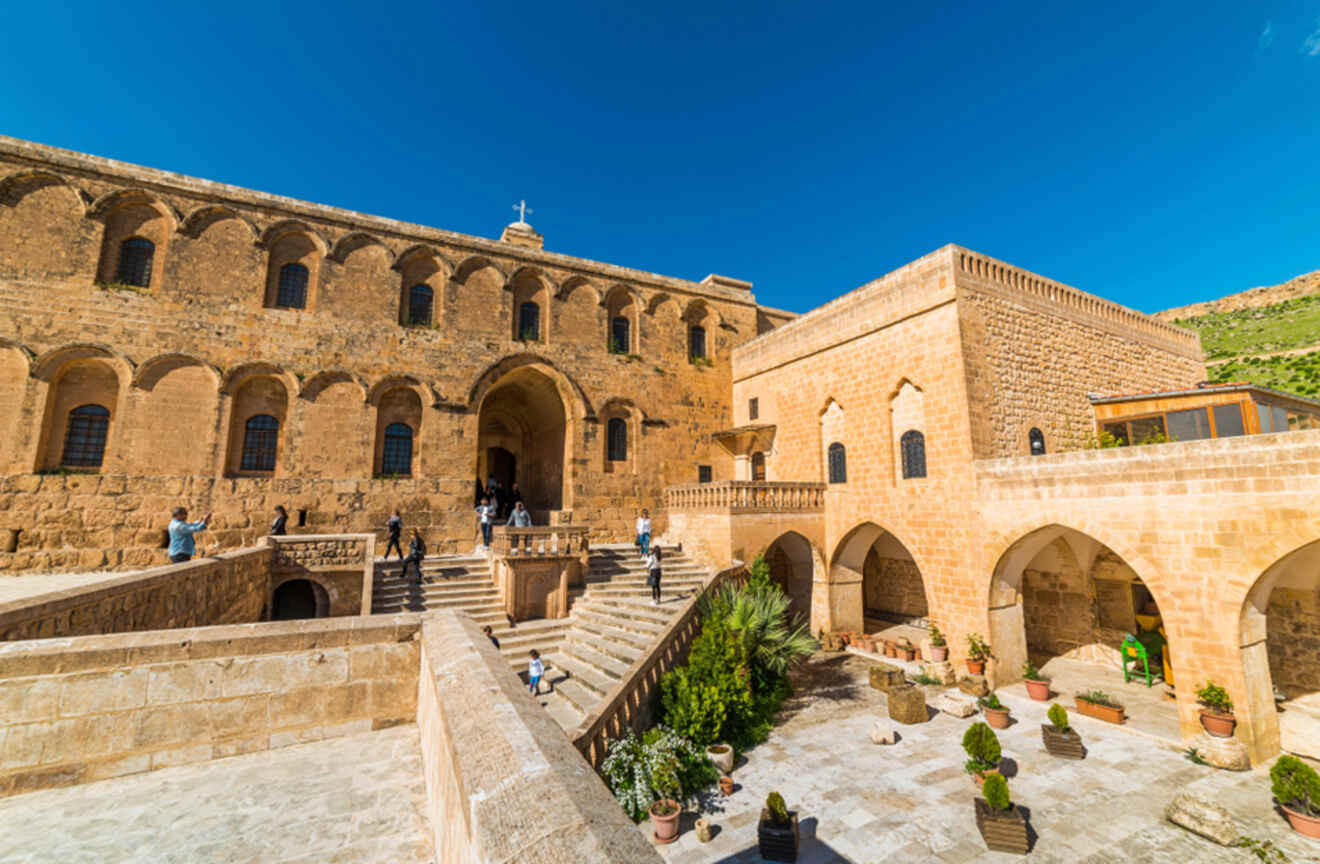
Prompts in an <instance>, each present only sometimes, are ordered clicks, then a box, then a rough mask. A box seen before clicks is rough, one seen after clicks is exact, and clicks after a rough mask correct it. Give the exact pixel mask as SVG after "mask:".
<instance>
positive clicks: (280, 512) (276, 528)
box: [270, 504, 289, 537]
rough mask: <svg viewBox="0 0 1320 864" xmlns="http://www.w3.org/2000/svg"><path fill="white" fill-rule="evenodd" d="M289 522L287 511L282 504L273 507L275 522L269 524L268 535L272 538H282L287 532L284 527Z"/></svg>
mask: <svg viewBox="0 0 1320 864" xmlns="http://www.w3.org/2000/svg"><path fill="white" fill-rule="evenodd" d="M288 522H289V511H288V510H285V509H284V505H283V504H276V505H275V521H274V522H272V523H270V533H271V536H272V537H283V536H284V535H285V534H288V533H289V532H288V531H286V530H285V529H284V526H285V525H287V524H288Z"/></svg>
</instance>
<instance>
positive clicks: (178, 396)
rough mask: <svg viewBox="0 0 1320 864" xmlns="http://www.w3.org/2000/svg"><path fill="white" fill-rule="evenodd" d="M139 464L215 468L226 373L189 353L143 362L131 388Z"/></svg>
mask: <svg viewBox="0 0 1320 864" xmlns="http://www.w3.org/2000/svg"><path fill="white" fill-rule="evenodd" d="M131 400H132V410H131V412H130V415H129V416H131V417H132V418H133V419H132V427H133V436H132V441H131V444H132V451H133V464H135V465H149V466H151V470H152V472H153V473H157V474H173V475H178V474H204V473H209V471H210V470H211V459H212V454H213V453H214V448H215V429H216V418H217V414H218V411H219V403H220V373H219V372H218V371H216V369H215V368H214V367H213V366H211V365H210V364H209V363H206V362H205V361H203V360H201V359H199V358H197V357H193V356H192V355H189V354H178V353H171V354H159V355H157V356H155V357H153V358H151V359H150V360H147V361H146V362H144V363H143V364H142V365H141V366H139V367H138V370H137V374H136V375H134V376H133V389H132V391H131Z"/></svg>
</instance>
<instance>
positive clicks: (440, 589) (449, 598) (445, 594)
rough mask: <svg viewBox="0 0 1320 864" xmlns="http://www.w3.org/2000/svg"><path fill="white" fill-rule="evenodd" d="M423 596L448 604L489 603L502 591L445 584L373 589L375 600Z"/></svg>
mask: <svg viewBox="0 0 1320 864" xmlns="http://www.w3.org/2000/svg"><path fill="white" fill-rule="evenodd" d="M414 596H421V597H425V598H426V599H427V602H431V603H434V602H438V601H441V600H443V601H445V603H446V604H448V605H453V604H454V603H471V602H477V603H489V602H491V601H495V602H499V599H500V592H498V591H496V590H495V589H494V588H450V587H449V586H445V585H421V586H417V585H414V586H407V585H387V586H385V587H383V588H381V589H380V590H378V591H372V592H371V597H372V599H373V600H395V599H399V598H401V597H414Z"/></svg>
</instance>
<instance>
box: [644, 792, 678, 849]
mask: <svg viewBox="0 0 1320 864" xmlns="http://www.w3.org/2000/svg"><path fill="white" fill-rule="evenodd" d="M682 809H683V808H681V807H680V806H679V805H678V802H677V801H675V800H674V799H673V798H661V799H660V800H659V801H653V802H651V806H650V808H648V810H647V812H648V813H649V814H650V816H651V829H652V831H654V832H655V842H657V843H673V842H674V841H675V840H677V839H678V814H679V813H680V812H681V811H682Z"/></svg>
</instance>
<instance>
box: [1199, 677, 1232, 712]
mask: <svg viewBox="0 0 1320 864" xmlns="http://www.w3.org/2000/svg"><path fill="white" fill-rule="evenodd" d="M1196 701H1198V702H1200V703H1201V704H1202V705H1204V706H1205V707H1207V708H1209V709H1210V710H1211V711H1213V712H1214V713H1216V714H1232V713H1233V700H1232V699H1230V698H1228V691H1227V690H1225V689H1224V688H1223V687H1220V686H1219V685H1218V684H1216V683H1215V682H1213V681H1207V682H1205V686H1204V687H1198V688H1197V689H1196Z"/></svg>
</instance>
